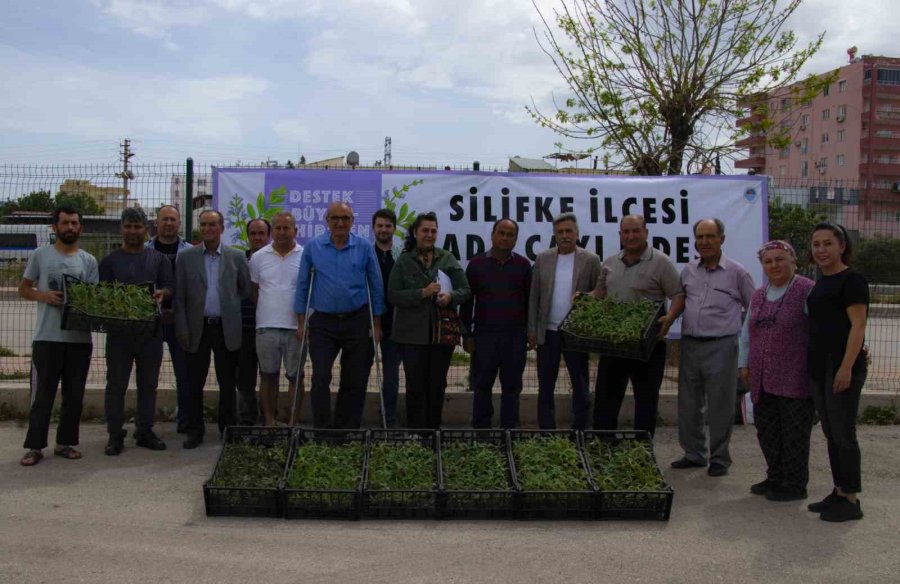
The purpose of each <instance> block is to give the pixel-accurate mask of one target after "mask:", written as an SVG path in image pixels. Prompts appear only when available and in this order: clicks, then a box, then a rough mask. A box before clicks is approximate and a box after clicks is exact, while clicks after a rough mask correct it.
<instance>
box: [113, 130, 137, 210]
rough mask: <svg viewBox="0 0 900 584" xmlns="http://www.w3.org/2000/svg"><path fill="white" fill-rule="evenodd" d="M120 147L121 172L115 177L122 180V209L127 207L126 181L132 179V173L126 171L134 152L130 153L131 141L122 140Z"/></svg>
mask: <svg viewBox="0 0 900 584" xmlns="http://www.w3.org/2000/svg"><path fill="white" fill-rule="evenodd" d="M119 146H121V147H122V154H121V156H122V172H117V173H116V176H117V177H119V178H121V179H122V188H123V189H124V193H123V195H122V209H125V207H126V206H127V205H128V181H129V180H131V179H133V178H134V173H133V172H131V170H129V169H128V160H129V159H130V158H131V157H132V156H134V152H132V151H131V140H129V139H128V138H125V139H124V140H122V143H121V144H119Z"/></svg>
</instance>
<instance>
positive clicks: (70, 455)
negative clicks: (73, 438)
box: [53, 446, 81, 460]
mask: <svg viewBox="0 0 900 584" xmlns="http://www.w3.org/2000/svg"><path fill="white" fill-rule="evenodd" d="M53 454H55V455H56V456H62V457H63V458H65V459H66V460H78V459H79V458H81V453H80V452H78V451H77V450H75V449H74V448H72V447H71V446H63V447H62V448H55V449H54V450H53Z"/></svg>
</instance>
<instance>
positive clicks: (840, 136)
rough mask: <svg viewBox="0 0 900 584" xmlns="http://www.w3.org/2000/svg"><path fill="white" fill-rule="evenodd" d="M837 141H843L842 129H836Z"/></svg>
mask: <svg viewBox="0 0 900 584" xmlns="http://www.w3.org/2000/svg"><path fill="white" fill-rule="evenodd" d="M837 141H838V142H843V141H844V130H838V131H837Z"/></svg>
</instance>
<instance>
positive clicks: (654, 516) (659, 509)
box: [582, 430, 675, 521]
mask: <svg viewBox="0 0 900 584" xmlns="http://www.w3.org/2000/svg"><path fill="white" fill-rule="evenodd" d="M594 439H600V440H601V441H603V442H606V443H611V444H619V443H622V442H642V443H644V444H645V445H646V446H647V447H648V448H649V452H650V461H651V462H652V464H653V467H654V468H655V469H656V471H657V472H658V473H659V476H660V478H661V479H662V476H663V475H662V472H660V470H659V465H658V464H657V462H656V457H655V456H654V454H653V443H652V441H651V440H650V434H649V433H647V432H643V431H642V432H635V431H601V430H588V431H585V432H584V433H583V434H582V440H583V441H584V442H583V449H584V459H585V461H586V462H587V464H588V467H589V468H590V471H591V476H592V478H593V479H594V482H595V484H596V485H597V488H598V493H597V497H598V499H599V505H598V506H597V514H598V518H600V519H637V520H648V519H649V520H658V521H668V520H669V515H670V514H671V512H672V502H673V500H674V498H675V492H674V491H673V490H672V487H670V486H669V485H667V484H666V483H665V481H664V480H662V483H661V484H662V486H661V487H659V488H655V489H647V490H604V489H603V488H602V479H601V477H600V476H599V475H598V472H600V470H599V469H598V468H595V465H594V461H593V459H592V457H591V455H590V454H589V450H588V445H589V444H590V443H591V441H593V440H594Z"/></svg>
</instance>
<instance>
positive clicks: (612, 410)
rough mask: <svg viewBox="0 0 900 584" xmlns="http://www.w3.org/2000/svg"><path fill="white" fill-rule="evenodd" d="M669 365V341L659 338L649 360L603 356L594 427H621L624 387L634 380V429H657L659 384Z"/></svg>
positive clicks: (596, 386)
mask: <svg viewBox="0 0 900 584" xmlns="http://www.w3.org/2000/svg"><path fill="white" fill-rule="evenodd" d="M665 368H666V343H665V341H660V342H658V343H657V344H656V347H654V348H653V352H652V353H651V354H650V359H649V360H648V361H647V362H644V361H638V360H637V359H622V358H619V357H606V356H602V355H601V357H600V363H599V364H598V365H597V380H596V382H595V383H594V386H595V388H596V398H595V400H594V429H595V430H615V429H617V428H618V427H619V411H620V410H621V409H622V401H623V400H624V399H625V389H626V388H627V387H628V381H629V380H631V388H632V390H633V391H634V429H635V430H646V431H647V432H650V436H653V434H654V433H655V432H656V412H657V407H658V405H659V387H660V385H662V379H663V372H664V371H665Z"/></svg>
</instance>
